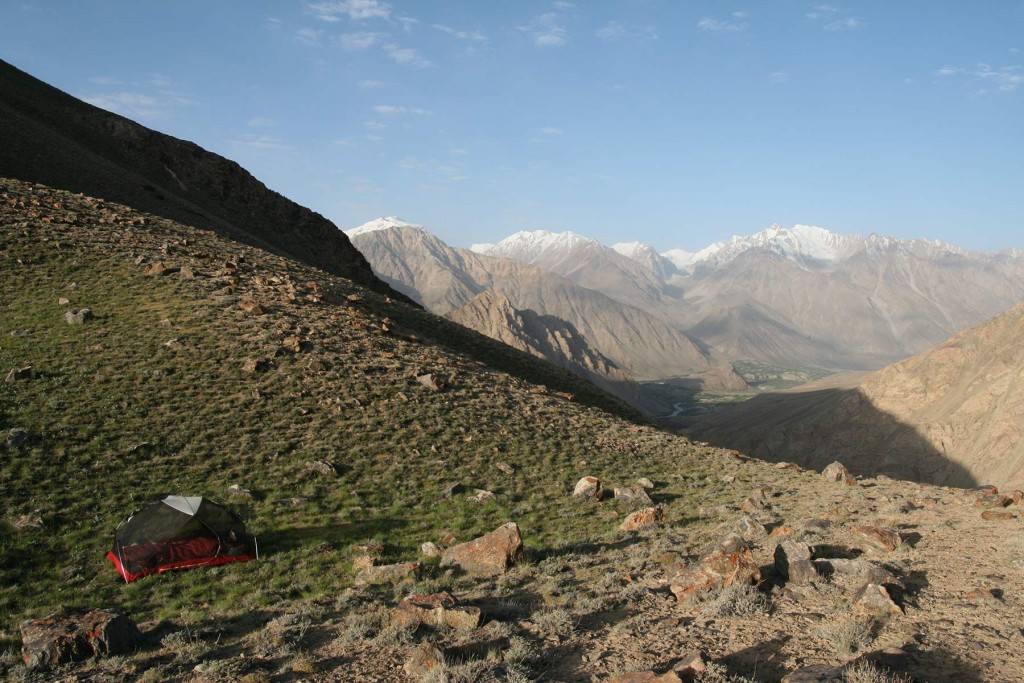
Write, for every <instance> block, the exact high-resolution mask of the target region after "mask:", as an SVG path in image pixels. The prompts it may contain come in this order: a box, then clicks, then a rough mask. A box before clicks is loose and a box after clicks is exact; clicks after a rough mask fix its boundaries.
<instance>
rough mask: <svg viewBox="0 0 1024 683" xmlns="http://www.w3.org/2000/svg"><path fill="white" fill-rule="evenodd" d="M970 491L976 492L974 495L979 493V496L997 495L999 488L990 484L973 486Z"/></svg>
mask: <svg viewBox="0 0 1024 683" xmlns="http://www.w3.org/2000/svg"><path fill="white" fill-rule="evenodd" d="M971 490H972V491H974V492H976V493H981V494H986V493H999V488H998V487H996V486H993V485H992V484H982V485H980V486H975V487H974V488H973V489H971Z"/></svg>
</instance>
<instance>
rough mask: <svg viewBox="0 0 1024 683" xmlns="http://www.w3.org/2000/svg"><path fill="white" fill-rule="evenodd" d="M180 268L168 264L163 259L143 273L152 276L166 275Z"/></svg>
mask: <svg viewBox="0 0 1024 683" xmlns="http://www.w3.org/2000/svg"><path fill="white" fill-rule="evenodd" d="M178 270H179V269H178V268H173V267H171V266H168V265H167V264H165V263H164V262H163V261H157V262H156V263H154V264H152V265H151V266H149V267H148V268H146V269H145V270H143V271H142V274H143V275H149V276H150V277H163V276H165V275H173V274H174V273H177V272H178Z"/></svg>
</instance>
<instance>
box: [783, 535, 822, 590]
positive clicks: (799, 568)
mask: <svg viewBox="0 0 1024 683" xmlns="http://www.w3.org/2000/svg"><path fill="white" fill-rule="evenodd" d="M813 558H814V554H813V552H812V551H811V548H810V546H808V545H807V544H806V543H800V542H799V541H793V540H788V539H787V540H785V541H783V542H782V543H779V544H778V545H777V546H775V569H776V570H777V571H778V572H779V574H781V575H782V576H783V577H785V578H786V579H787V580H788V581H789V582H790V583H793V584H807V583H811V582H812V581H814V580H816V579H817V578H818V570H817V569H816V568H815V566H814V563H813V562H812V561H811V560H812V559H813Z"/></svg>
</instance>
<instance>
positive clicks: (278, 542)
mask: <svg viewBox="0 0 1024 683" xmlns="http://www.w3.org/2000/svg"><path fill="white" fill-rule="evenodd" d="M407 524H408V522H407V521H406V520H403V519H391V518H375V519H367V520H364V521H359V522H349V523H346V524H332V525H329V526H315V527H293V528H287V529H270V530H267V531H264V532H263V533H261V534H260V535H259V544H260V555H261V556H263V555H269V554H271V553H281V552H287V551H289V550H297V549H300V548H307V547H309V546H310V545H313V544H315V543H328V544H330V545H331V546H333V547H344V546H346V545H348V544H349V543H351V542H352V539H362V538H377V537H380V536H382V535H386V534H388V533H390V532H392V531H394V530H395V529H398V528H400V527H403V526H406V525H407Z"/></svg>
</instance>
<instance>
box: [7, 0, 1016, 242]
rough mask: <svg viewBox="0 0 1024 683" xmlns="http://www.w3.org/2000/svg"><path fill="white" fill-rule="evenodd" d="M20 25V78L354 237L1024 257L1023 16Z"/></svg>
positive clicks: (467, 9)
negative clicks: (870, 246) (940, 250)
mask: <svg viewBox="0 0 1024 683" xmlns="http://www.w3.org/2000/svg"><path fill="white" fill-rule="evenodd" d="M4 5H5V7H4V11H3V14H4V21H3V22H2V23H0V57H2V58H3V59H4V60H6V61H9V62H11V63H13V64H14V65H15V66H17V67H19V68H21V69H23V70H25V71H28V72H29V73H31V74H33V75H35V76H37V77H39V78H41V79H43V80H45V81H47V82H48V83H51V84H53V85H55V86H57V87H59V88H61V89H62V90H65V91H68V92H70V93H72V94H74V95H76V96H78V97H82V98H83V99H87V100H89V101H91V102H93V103H94V104H97V105H99V106H103V107H104V108H107V109H110V110H113V111H116V112H118V113H120V114H123V115H125V116H128V117H129V118H132V119H135V120H137V121H139V122H141V123H143V124H145V125H148V126H150V127H153V128H156V129H157V130H160V131H163V132H166V133H169V134H171V135H175V136H177V137H181V138H185V139H189V140H193V141H195V142H196V143H198V144H200V145H202V146H203V147H206V148H207V149H210V150H213V151H215V152H218V153H220V154H223V155H224V156H227V157H229V158H231V159H234V160H236V161H238V162H239V163H241V164H242V165H243V166H245V167H246V168H247V169H248V170H250V171H251V172H252V173H253V174H254V175H255V176H256V177H258V178H259V179H261V180H262V181H264V182H265V183H266V184H267V185H269V186H270V187H271V188H273V189H275V190H278V191H279V192H281V193H283V194H285V195H287V196H289V197H291V198H292V199H295V200H296V201H298V202H299V203H301V204H304V205H306V206H309V207H311V208H313V209H315V210H316V211H319V212H320V213H322V214H324V215H325V216H327V217H328V218H330V219H331V220H333V221H334V222H335V223H337V224H338V225H339V226H341V227H343V228H347V227H353V226H355V225H358V224H360V223H363V222H365V221H367V220H370V219H372V218H376V217H378V216H381V215H398V216H400V217H402V218H404V219H406V220H409V221H412V222H416V223H421V224H423V225H425V226H426V227H428V228H429V229H430V230H432V231H433V232H435V233H436V234H438V235H439V236H440V237H442V238H443V239H445V240H447V241H449V242H450V243H452V244H455V245H458V246H467V245H469V244H470V243H472V242H483V241H496V240H497V239H500V238H501V237H503V236H505V235H507V234H509V233H511V232H513V231H516V230H524V229H531V230H532V229H538V228H545V229H550V230H573V231H576V232H579V233H582V234H585V235H589V236H592V237H596V238H598V239H600V240H602V241H603V242H605V243H612V242H616V241H629V240H636V239H639V240H643V241H647V242H651V243H652V244H654V245H655V246H656V247H657V248H659V249H661V250H664V249H668V248H672V247H680V248H685V249H690V250H694V249H697V248H700V247H703V246H705V245H707V244H709V243H711V242H713V241H716V240H721V239H725V238H727V237H728V236H730V235H732V234H751V233H754V232H757V231H759V230H761V229H763V228H765V227H767V226H768V225H770V224H771V223H776V222H777V223H780V224H782V225H785V226H788V225H792V224H794V223H804V224H812V225H819V226H822V227H826V228H829V229H831V230H834V231H837V232H858V233H862V234H867V233H869V232H878V233H882V234H888V235H896V236H903V237H920V236H926V237H929V238H933V239H942V240H945V241H948V242H952V243H955V244H961V245H963V246H966V247H969V248H973V249H979V250H985V251H995V250H998V249H1002V248H1005V247H1010V246H1016V247H1024V0H1012V1H1011V0H987V1H986V2H984V3H968V2H961V1H949V0H928V1H913V0H905V1H901V2H892V1H891V0H882V1H876V2H829V3H827V4H823V3H820V2H789V1H784V0H780V1H778V2H764V1H763V0H761V1H759V2H753V1H747V2H698V1H696V0H695V1H683V0H621V1H618V2H611V1H604V2H602V1H594V2H584V1H583V0H576V1H575V2H551V1H546V2H531V1H528V0H522V1H511V2H509V1H505V2H499V1H497V0H494V1H492V0H474V1H472V2H469V1H463V2H444V1H438V2H425V1H420V2H405V1H400V0H391V1H388V2H385V1H383V0H342V1H325V2H319V1H317V0H313V1H310V2H303V1H287V0H277V1H275V2H267V1H260V0H236V1H233V0H219V1H217V2H210V1H209V0H202V1H194V0H175V2H140V1H138V0H132V1H124V2H112V1H107V2H104V1H103V0H92V1H90V2H88V3H86V2H78V1H77V0H75V1H73V0H68V1H66V2H30V1H28V0H20V1H19V0H13V1H8V2H5V3H4Z"/></svg>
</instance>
